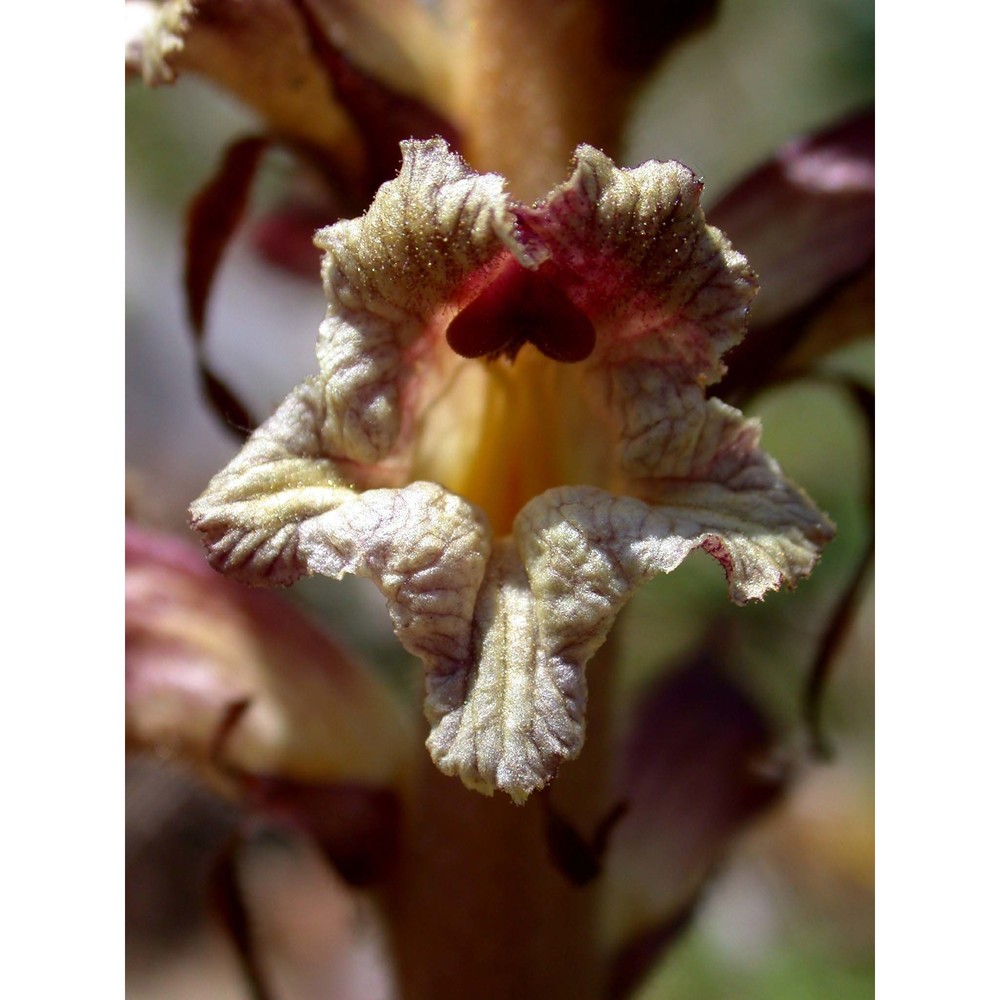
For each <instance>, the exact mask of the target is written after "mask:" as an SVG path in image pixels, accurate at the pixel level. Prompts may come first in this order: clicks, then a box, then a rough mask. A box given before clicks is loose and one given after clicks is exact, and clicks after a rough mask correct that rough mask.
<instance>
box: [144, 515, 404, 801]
mask: <svg viewBox="0 0 1000 1000" xmlns="http://www.w3.org/2000/svg"><path fill="white" fill-rule="evenodd" d="M125 669H126V679H125V694H126V730H127V736H128V739H129V742H130V744H131V745H132V746H133V747H145V748H151V749H156V750H158V751H160V752H164V753H168V754H175V755H177V756H178V757H181V758H183V759H185V760H189V761H192V762H194V763H196V764H200V765H202V766H203V767H205V768H207V769H209V770H211V771H213V772H214V773H215V774H216V776H218V777H223V776H225V775H226V774H227V773H230V772H232V773H233V774H238V775H249V776H253V775H257V776H261V777H262V778H264V777H266V778H268V779H274V780H277V779H285V780H295V781H299V782H303V783H324V784H330V783H338V784H339V783H358V782H361V783H368V784H373V785H380V786H381V785H384V786H390V787H391V786H394V785H395V784H397V783H398V782H399V781H400V780H401V778H402V775H403V773H404V768H405V758H406V747H407V745H408V738H407V733H406V728H405V726H404V724H403V721H402V719H401V717H400V714H399V712H398V711H397V708H396V706H395V704H394V703H393V701H392V699H391V697H390V695H389V694H388V693H387V692H386V691H384V690H383V689H382V687H381V685H380V684H379V683H378V682H377V681H376V680H375V679H374V678H373V677H371V676H369V675H368V674H367V673H366V672H365V671H364V670H363V669H361V668H360V667H359V666H358V665H357V664H356V663H354V662H353V661H352V660H351V659H350V658H349V657H348V656H347V655H346V654H345V653H344V652H343V650H341V649H340V648H338V647H337V646H336V645H334V643H333V642H332V641H331V640H330V639H329V638H328V637H327V636H326V635H325V634H324V633H323V632H321V631H320V630H319V629H318V628H317V627H316V626H315V625H313V624H312V623H311V622H310V621H309V620H308V619H307V618H305V617H304V616H303V615H302V614H301V613H300V612H299V611H297V610H296V609H295V608H294V607H293V606H292V605H291V604H290V603H288V602H287V601H286V600H284V599H282V598H280V597H279V596H278V595H276V594H269V593H265V592H261V591H254V590H250V589H249V588H246V587H243V586H241V585H239V584H235V583H233V582H232V581H229V580H226V579H224V578H223V577H221V576H219V575H218V574H216V573H213V572H212V571H211V570H210V569H209V568H208V567H207V566H206V565H205V562H204V560H203V559H202V558H201V557H200V556H199V553H198V552H197V550H196V549H193V548H192V547H190V546H188V545H187V544H185V543H184V542H181V541H180V540H179V539H175V538H171V537H169V536H165V535H160V534H157V533H154V532H150V531H148V530H145V529H141V528H138V527H136V526H135V525H129V526H128V527H127V532H126V550H125ZM227 729H228V731H225V732H224V731H223V730H227Z"/></svg>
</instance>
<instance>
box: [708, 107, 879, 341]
mask: <svg viewBox="0 0 1000 1000" xmlns="http://www.w3.org/2000/svg"><path fill="white" fill-rule="evenodd" d="M709 214H710V216H711V218H712V221H713V222H714V223H716V224H717V225H719V226H720V227H721V228H722V229H724V230H725V232H726V233H727V234H728V236H729V237H730V239H732V240H733V242H734V243H735V244H736V245H737V246H739V247H740V248H741V249H742V250H743V251H744V252H745V253H746V254H747V255H748V256H749V257H750V259H751V260H752V261H753V263H754V267H755V268H756V269H757V272H758V273H759V274H760V277H761V287H762V289H763V291H762V293H761V296H760V300H759V301H758V302H757V303H756V304H755V305H754V311H753V324H754V326H755V327H757V326H764V325H767V324H769V323H773V322H775V321H776V320H779V319H780V318H781V317H782V316H784V315H787V314H788V313H790V312H792V311H793V310H795V309H797V308H800V307H801V306H803V305H805V304H806V303H808V302H809V301H811V300H812V299H814V298H815V297H816V296H818V295H820V294H821V293H822V292H824V291H825V290H827V289H829V288H831V287H833V286H834V285H835V284H836V283H837V282H838V281H840V280H841V279H843V278H845V277H847V276H849V275H852V274H854V273H856V272H857V271H858V270H859V269H860V268H862V267H864V266H865V265H866V264H867V263H868V261H869V260H871V258H872V256H873V255H874V253H875V115H874V112H872V111H871V110H870V109H869V110H866V111H864V112H863V113H861V114H859V115H856V116H854V117H852V118H849V119H847V120H846V121H844V122H841V123H839V124H838V125H835V126H833V127H832V128H829V129H826V130H825V131H823V132H820V133H818V134H816V135H812V136H807V137H804V138H800V139H796V140H794V141H792V142H790V143H788V144H787V145H786V146H784V147H783V148H782V149H781V150H779V152H778V154H777V156H775V158H774V159H773V160H769V161H768V162H767V163H765V164H763V165H762V166H760V167H758V168H757V169H756V170H755V171H754V172H753V173H751V174H750V175H749V176H748V177H746V178H745V179H744V180H742V181H741V182H740V183H739V184H738V185H737V186H736V187H735V188H733V189H732V190H731V191H730V192H729V193H728V194H726V195H725V196H724V197H723V198H722V199H721V200H720V201H719V202H717V203H716V204H715V205H714V206H713V207H712V209H711V211H710V212H709Z"/></svg>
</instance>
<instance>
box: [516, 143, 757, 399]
mask: <svg viewBox="0 0 1000 1000" xmlns="http://www.w3.org/2000/svg"><path fill="white" fill-rule="evenodd" d="M701 190H702V183H701V180H700V179H699V178H698V177H697V176H696V175H695V174H694V173H693V172H692V171H691V170H690V169H689V168H687V167H685V166H684V165H683V164H682V163H678V162H677V161H675V160H668V161H665V162H659V161H655V160H650V161H649V162H647V163H643V164H642V165H641V166H638V167H635V168H632V169H619V168H618V167H616V166H615V164H614V163H613V162H612V161H611V160H610V159H609V158H608V157H607V156H605V155H604V154H603V153H601V152H600V151H599V150H596V149H594V148H593V147H591V146H580V147H579V148H578V149H577V151H576V157H575V162H574V167H573V171H572V173H571V174H570V177H569V179H568V180H567V181H566V182H565V183H564V184H562V185H560V186H559V187H557V188H556V189H555V190H554V191H553V192H552V193H551V194H550V195H549V196H548V197H547V198H546V199H545V201H544V202H541V203H539V204H537V205H535V206H533V207H531V208H525V207H518V209H517V211H516V215H517V220H518V224H519V227H520V229H519V236H520V239H521V242H522V243H523V244H524V245H525V246H526V247H527V248H528V249H529V250H531V251H533V252H534V253H536V254H540V253H543V252H544V253H545V254H546V255H547V257H548V259H550V261H551V263H552V264H554V265H556V267H557V268H558V269H559V272H560V273H559V275H558V276H557V277H556V278H555V280H557V281H558V283H559V284H560V285H561V286H562V287H563V288H564V290H565V291H566V292H567V294H569V295H570V296H571V298H573V300H574V302H575V303H576V304H577V305H578V306H579V307H580V308H581V309H582V310H583V311H584V312H585V313H586V314H587V315H588V316H589V317H590V319H591V320H592V321H593V322H594V325H595V326H596V327H597V332H598V337H597V346H596V348H595V351H594V354H593V356H592V357H591V359H590V364H591V365H592V366H594V367H600V368H607V367H608V366H612V367H613V366H618V365H621V364H625V363H629V362H639V361H641V362H646V363H652V364H655V365H656V367H657V368H658V369H659V372H658V376H659V378H660V379H661V381H670V382H674V383H678V384H690V385H701V386H705V385H711V384H712V383H713V382H716V381H718V379H719V378H720V377H721V375H722V372H723V371H724V368H723V366H722V363H721V360H720V359H721V357H722V354H723V353H724V352H725V351H726V350H728V349H729V348H730V347H732V346H733V345H734V344H736V343H738V342H739V341H740V340H741V339H742V337H743V335H744V333H745V331H746V323H747V312H748V309H749V306H750V302H751V301H752V299H753V297H754V295H755V294H756V291H757V285H756V279H755V277H754V274H753V271H752V270H751V269H750V266H749V265H748V264H747V261H746V259H745V258H744V257H743V255H742V254H740V253H737V252H736V251H735V250H734V249H733V247H732V245H731V244H730V242H729V240H727V239H726V237H725V236H724V235H723V234H722V233H721V232H719V230H718V229H715V228H714V227H712V226H709V225H707V224H706V222H705V216H704V213H703V212H702V209H701V200H700V199H701Z"/></svg>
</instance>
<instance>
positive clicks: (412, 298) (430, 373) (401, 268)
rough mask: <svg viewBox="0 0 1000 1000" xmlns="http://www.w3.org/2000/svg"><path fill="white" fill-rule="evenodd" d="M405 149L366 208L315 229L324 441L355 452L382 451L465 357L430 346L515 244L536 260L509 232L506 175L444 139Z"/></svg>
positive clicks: (359, 456)
mask: <svg viewBox="0 0 1000 1000" xmlns="http://www.w3.org/2000/svg"><path fill="white" fill-rule="evenodd" d="M402 148H403V166H402V169H401V170H400V173H399V176H398V177H397V178H396V179H395V180H392V181H389V182H387V183H386V184H383V185H382V187H381V188H379V191H378V193H377V194H376V196H375V201H374V202H373V204H372V206H371V208H370V209H369V210H368V212H366V213H365V215H364V216H362V217H361V218H360V219H352V220H349V221H343V222H338V223H336V224H335V225H333V226H330V227H328V228H327V229H323V230H321V231H320V232H319V233H317V235H316V245H317V246H318V247H320V249H322V250H325V251H326V257H325V259H324V263H323V282H324V287H325V289H326V294H327V299H328V301H329V307H328V309H327V315H326V319H325V320H324V322H323V324H322V326H321V327H320V335H319V342H318V345H317V355H318V358H319V364H320V371H321V373H322V375H323V378H324V380H325V383H326V387H327V392H326V397H327V402H328V406H329V408H330V411H331V417H332V418H333V419H332V421H331V424H330V426H329V427H328V428H327V435H328V442H329V445H330V447H332V448H334V449H335V450H337V451H340V452H342V453H343V454H345V455H347V456H349V457H350V458H352V459H354V460H356V461H360V462H373V461H376V460H377V459H380V458H383V457H385V456H386V455H387V454H388V452H389V450H390V448H392V447H393V445H394V444H396V441H397V437H398V436H399V434H400V432H401V430H405V431H411V430H412V426H410V427H404V426H403V415H404V413H409V414H412V413H413V412H414V411H415V409H416V408H417V406H416V404H418V403H419V402H420V400H419V399H417V398H416V397H417V396H418V394H421V393H422V394H423V395H428V394H430V393H432V392H433V391H434V387H436V386H439V385H440V384H441V383H443V381H444V380H445V379H446V378H447V377H448V375H449V374H451V373H452V371H453V369H454V364H455V363H456V362H458V361H459V360H460V359H458V358H457V357H456V356H454V355H453V354H452V353H451V352H450V351H444V352H441V351H435V348H440V347H443V346H444V341H443V337H444V330H445V327H446V326H447V324H448V321H449V320H450V319H451V318H452V316H454V314H455V312H456V311H457V309H458V308H460V306H461V305H463V304H464V303H465V302H467V301H468V300H470V299H471V298H473V297H474V296H475V294H476V293H477V292H478V291H479V290H480V289H481V287H482V286H483V285H484V284H486V282H487V281H488V280H489V278H490V277H491V275H492V274H494V273H495V271H496V269H497V267H499V266H500V264H501V263H502V261H504V260H506V259H509V257H510V252H513V253H515V254H516V255H517V256H518V258H519V259H521V260H522V261H524V262H527V261H528V260H529V256H528V254H527V253H525V252H524V251H523V250H522V249H521V248H520V247H519V246H518V245H517V243H516V242H515V241H514V239H513V237H512V227H513V216H512V214H511V211H510V207H509V204H508V199H507V196H506V194H505V191H504V182H503V178H502V177H500V176H498V175H496V174H476V173H474V172H473V171H472V170H470V169H469V168H468V166H466V164H465V163H464V162H463V160H462V159H461V157H459V156H457V155H455V154H454V153H452V152H451V151H450V150H449V149H448V146H447V144H446V143H445V142H444V141H443V140H441V139H431V140H428V141H426V142H415V141H414V142H404V143H402ZM428 380H430V382H431V383H432V385H431V386H428V385H427V381H428ZM408 442H409V434H407V436H406V438H405V439H404V441H403V442H401V446H403V445H405V444H407V443H408Z"/></svg>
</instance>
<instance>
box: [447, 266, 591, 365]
mask: <svg viewBox="0 0 1000 1000" xmlns="http://www.w3.org/2000/svg"><path fill="white" fill-rule="evenodd" d="M446 338H447V340H448V345H449V346H450V347H451V349H452V350H453V351H454V352H455V353H456V354H460V355H461V356H462V357H463V358H482V357H488V358H496V357H499V356H500V355H501V354H506V355H507V357H508V358H509V359H510V360H512V361H513V360H514V358H515V357H516V356H517V352H518V351H519V350H520V349H521V348H522V347H523V346H524V345H525V344H526V343H532V344H534V345H535V347H537V348H538V350H540V351H541V352H542V354H544V355H545V356H546V357H548V358H552V360H553V361H563V362H574V361H583V360H584V359H585V358H588V357H589V356H590V354H591V352H592V351H593V350H594V344H595V342H596V340H597V335H596V333H595V331H594V325H593V324H592V323H591V322H590V320H589V318H588V317H587V316H586V314H585V313H584V312H583V311H582V310H581V309H580V308H579V307H577V306H575V305H574V304H573V303H572V302H571V301H570V300H569V298H568V296H567V295H566V293H565V292H564V291H563V290H562V289H561V288H560V287H559V286H558V285H556V284H555V283H554V282H553V281H551V280H550V279H549V278H547V277H546V276H545V275H543V274H541V273H540V272H539V271H532V270H529V269H528V268H525V267H522V266H521V265H520V264H519V263H518V262H517V261H511V262H510V263H509V264H507V265H506V266H505V267H504V268H503V270H502V271H501V272H500V274H499V275H498V276H497V277H496V278H495V279H494V280H493V281H491V282H490V284H489V285H487V287H486V288H484V289H483V291H481V292H480V293H479V295H477V296H476V298H475V299H473V300H472V301H471V302H470V303H469V304H468V305H467V306H466V307H465V308H464V309H463V310H462V311H461V312H460V313H459V314H458V315H457V316H456V317H455V318H454V319H453V320H452V321H451V323H450V324H449V326H448V331H447V333H446Z"/></svg>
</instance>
